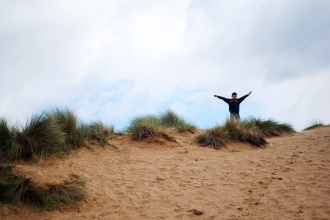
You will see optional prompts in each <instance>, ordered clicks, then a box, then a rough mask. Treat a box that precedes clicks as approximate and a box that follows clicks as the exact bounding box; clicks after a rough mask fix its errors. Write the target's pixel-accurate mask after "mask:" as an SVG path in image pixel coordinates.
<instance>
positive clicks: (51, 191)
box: [0, 165, 86, 209]
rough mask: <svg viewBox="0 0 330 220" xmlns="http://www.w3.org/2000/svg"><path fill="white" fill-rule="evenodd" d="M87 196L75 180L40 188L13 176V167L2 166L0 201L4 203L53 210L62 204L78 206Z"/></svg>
mask: <svg viewBox="0 0 330 220" xmlns="http://www.w3.org/2000/svg"><path fill="white" fill-rule="evenodd" d="M45 188H46V189H45ZM85 196H86V190H85V189H84V188H83V187H82V185H81V184H79V183H77V181H76V180H74V179H73V180H70V181H67V182H64V183H63V184H57V185H48V186H47V187H40V186H37V185H36V184H35V183H33V182H31V181H30V179H27V178H25V177H21V176H16V175H15V174H13V172H12V166H10V165H0V201H2V202H7V203H11V204H20V203H21V202H23V203H24V202H26V203H29V204H34V205H36V206H38V207H40V208H47V209H52V208H55V207H56V206H58V205H60V204H64V205H72V204H76V203H77V202H78V201H80V200H81V199H83V198H84V197H85Z"/></svg>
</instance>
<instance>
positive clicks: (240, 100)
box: [238, 91, 252, 103]
mask: <svg viewBox="0 0 330 220" xmlns="http://www.w3.org/2000/svg"><path fill="white" fill-rule="evenodd" d="M251 93H252V91H250V92H249V94H247V95H245V96H242V97H241V98H239V99H238V102H239V103H241V102H243V100H244V99H245V98H246V97H248V96H249V95H251Z"/></svg>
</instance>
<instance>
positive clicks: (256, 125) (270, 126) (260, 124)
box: [240, 117, 295, 137]
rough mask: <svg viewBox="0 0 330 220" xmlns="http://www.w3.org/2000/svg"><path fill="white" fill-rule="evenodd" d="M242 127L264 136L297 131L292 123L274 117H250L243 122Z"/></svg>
mask: <svg viewBox="0 0 330 220" xmlns="http://www.w3.org/2000/svg"><path fill="white" fill-rule="evenodd" d="M240 125H241V127H243V128H245V129H248V130H250V131H252V132H254V133H256V134H259V135H261V136H264V137H273V136H280V135H281V134H284V133H292V132H295V130H294V129H293V127H292V125H291V124H288V123H279V122H277V121H275V120H273V119H267V120H264V119H261V118H255V117H250V118H249V119H247V120H243V121H242V122H241V124H240Z"/></svg>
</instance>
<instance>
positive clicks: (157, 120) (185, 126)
mask: <svg viewBox="0 0 330 220" xmlns="http://www.w3.org/2000/svg"><path fill="white" fill-rule="evenodd" d="M195 129H196V126H194V125H192V124H191V123H188V122H186V121H185V120H184V119H183V118H182V117H180V116H179V115H178V114H176V113H175V112H173V111H171V110H167V111H166V112H164V113H161V114H159V115H141V116H139V117H136V118H134V119H133V120H132V121H131V123H130V125H129V127H128V128H127V132H128V133H130V134H131V137H132V140H145V139H148V138H151V137H163V138H165V139H167V140H170V141H173V140H174V139H173V137H172V136H171V135H170V132H172V131H177V132H184V131H189V132H194V130H195Z"/></svg>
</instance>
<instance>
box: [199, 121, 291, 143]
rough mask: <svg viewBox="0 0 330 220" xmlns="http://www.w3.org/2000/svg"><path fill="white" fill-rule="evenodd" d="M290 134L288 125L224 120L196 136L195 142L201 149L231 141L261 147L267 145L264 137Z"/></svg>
mask: <svg viewBox="0 0 330 220" xmlns="http://www.w3.org/2000/svg"><path fill="white" fill-rule="evenodd" d="M292 132H294V129H293V127H292V126H291V125H290V124H287V123H278V122H276V121H274V120H271V119H268V120H262V119H256V118H254V117H251V118H249V119H247V120H243V121H242V122H234V121H230V120H226V122H225V123H224V124H223V125H217V126H215V127H214V128H210V129H207V130H206V132H205V133H203V134H201V135H199V136H197V138H196V141H197V143H198V144H199V145H201V146H203V147H206V146H209V147H212V148H215V149H219V148H221V147H224V146H226V143H228V142H232V141H234V142H242V143H249V144H251V145H253V146H257V147H262V146H265V145H266V144H267V141H266V139H265V138H266V137H272V136H279V135H281V134H284V133H292Z"/></svg>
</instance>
